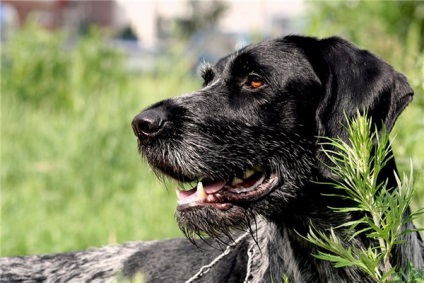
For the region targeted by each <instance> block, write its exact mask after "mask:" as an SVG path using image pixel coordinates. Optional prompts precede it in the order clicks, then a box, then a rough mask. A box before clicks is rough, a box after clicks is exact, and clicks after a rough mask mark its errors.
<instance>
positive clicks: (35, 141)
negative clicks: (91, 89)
mask: <svg viewBox="0 0 424 283" xmlns="http://www.w3.org/2000/svg"><path fill="white" fill-rule="evenodd" d="M184 82H185V84H184V85H183V84H181V83H180V80H179V79H175V78H165V77H162V78H156V79H155V78H151V77H150V78H149V77H147V78H141V79H140V80H138V81H137V82H136V83H135V84H134V85H133V86H132V87H127V88H125V89H122V90H116V91H112V92H105V93H103V94H101V95H100V94H99V95H98V96H90V97H88V98H87V99H86V100H85V101H84V106H83V107H81V108H80V110H75V111H54V110H49V109H44V108H35V107H33V106H32V105H28V104H23V103H19V102H18V101H17V99H15V98H13V97H9V96H7V95H4V96H3V97H2V109H1V110H2V144H1V159H2V166H1V173H2V194H1V208H2V221H1V244H2V245H1V250H2V255H13V254H15V255H16V254H33V253H45V252H57V251H67V250H74V249H82V248H86V247H88V246H98V245H105V244H108V243H112V242H123V241H129V240H141V239H143V240H146V239H154V238H158V237H160V238H165V237H172V236H179V235H181V234H180V232H179V231H178V230H177V227H176V225H175V221H174V219H173V218H174V216H173V214H174V211H175V206H176V197H175V194H174V188H173V187H172V186H173V185H172V184H171V185H168V190H167V189H166V188H165V187H164V185H163V184H161V183H159V181H157V179H156V177H155V176H154V174H153V173H152V172H151V170H150V169H149V168H148V166H147V165H146V164H145V163H144V162H143V161H142V160H141V158H140V156H139V155H138V153H137V146H136V138H135V136H134V135H133V133H132V129H131V126H130V122H131V120H132V118H133V116H135V115H136V114H137V113H138V112H139V110H140V109H141V108H143V107H146V106H148V105H149V104H151V103H153V102H154V101H156V100H159V99H163V98H165V97H167V96H170V95H173V94H176V93H181V92H184V91H188V90H193V89H194V85H195V84H196V83H195V82H193V81H192V80H190V78H185V79H184Z"/></svg>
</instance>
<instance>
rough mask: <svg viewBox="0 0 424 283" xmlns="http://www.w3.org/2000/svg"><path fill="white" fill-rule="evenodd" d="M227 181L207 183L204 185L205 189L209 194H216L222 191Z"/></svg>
mask: <svg viewBox="0 0 424 283" xmlns="http://www.w3.org/2000/svg"><path fill="white" fill-rule="evenodd" d="M225 183H226V182H225V181H212V182H210V183H209V182H207V183H206V182H205V183H204V184H203V188H204V190H205V192H206V193H207V194H214V193H216V192H217V191H219V190H220V189H222V188H223V187H224V185H225Z"/></svg>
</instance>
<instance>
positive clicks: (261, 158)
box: [132, 36, 413, 237]
mask: <svg viewBox="0 0 424 283" xmlns="http://www.w3.org/2000/svg"><path fill="white" fill-rule="evenodd" d="M202 77H203V79H204V83H203V87H202V88H201V89H200V90H198V91H195V92H193V93H189V94H184V95H182V96H179V97H175V98H171V99H167V100H163V101H160V102H158V103H156V104H154V105H152V106H151V107H149V108H148V109H146V110H144V111H142V112H141V113H140V114H138V115H137V116H136V117H135V118H134V120H133V122H132V126H133V129H134V132H135V134H136V136H137V137H138V145H139V150H140V152H141V153H142V155H143V156H144V157H145V158H146V160H147V162H148V163H149V164H150V165H151V167H152V168H153V169H154V170H155V171H156V172H158V173H159V174H164V175H166V176H169V177H171V178H174V179H176V180H177V181H178V182H180V183H189V184H192V189H191V190H185V191H183V190H178V195H179V200H178V207H177V219H178V222H179V225H180V227H181V229H182V230H183V231H184V232H185V233H186V235H187V236H189V237H190V236H192V235H193V234H200V233H202V232H206V233H207V234H209V235H210V236H213V237H214V236H219V235H220V234H222V233H224V234H228V233H230V231H231V230H232V229H235V228H240V229H246V227H249V225H250V222H251V221H254V216H255V215H256V214H262V215H264V216H265V217H269V218H273V217H276V216H279V215H283V214H286V215H287V214H288V208H289V207H290V205H291V203H293V202H294V200H299V199H301V198H302V196H303V195H304V194H305V190H306V188H307V187H308V185H310V184H313V183H314V181H316V180H320V179H321V178H323V177H328V176H329V175H330V174H329V172H327V169H326V166H325V165H324V166H323V163H325V162H327V160H325V157H324V156H323V155H321V153H320V146H319V138H318V137H322V136H325V137H341V138H346V134H345V133H344V128H343V124H344V121H345V116H347V117H348V118H351V117H353V116H354V115H355V114H356V111H357V109H359V110H363V111H366V112H367V113H368V114H369V115H370V116H371V117H372V120H373V121H375V124H376V125H377V127H380V128H381V127H382V124H383V123H384V124H385V126H386V128H387V129H388V130H390V129H391V128H392V127H393V125H394V123H395V120H396V118H397V117H398V115H399V114H400V112H401V111H402V110H403V109H404V108H405V107H406V105H407V104H408V103H409V101H410V100H411V98H412V93H413V91H412V89H411V88H410V86H409V85H408V83H407V81H406V79H405V77H404V76H403V75H401V74H399V73H397V72H396V71H394V70H393V69H392V68H391V67H390V66H389V65H387V64H386V63H384V62H383V61H381V60H380V59H378V58H377V57H375V56H374V55H372V54H370V53H369V52H367V51H363V50H359V49H357V48H355V47H354V46H353V45H351V44H350V43H348V42H346V41H344V40H342V39H340V38H329V39H324V40H317V39H314V38H308V37H299V36H289V37H284V38H281V39H275V40H269V41H264V42H261V43H258V44H254V45H250V46H247V47H245V48H243V49H241V50H239V51H238V52H235V53H233V54H231V55H229V56H227V57H225V58H223V59H221V60H220V61H219V62H218V63H217V64H215V65H214V66H206V67H205V68H204V69H203V71H202Z"/></svg>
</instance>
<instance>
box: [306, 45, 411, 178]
mask: <svg viewBox="0 0 424 283" xmlns="http://www.w3.org/2000/svg"><path fill="white" fill-rule="evenodd" d="M316 46H317V47H318V50H319V51H318V53H319V56H318V57H319V58H317V57H316V56H317V55H316V54H317V50H315V51H314V54H315V55H314V56H312V57H311V56H308V57H310V61H311V64H312V65H313V68H314V70H315V72H316V73H317V75H318V77H319V78H320V80H321V83H322V92H323V94H322V96H321V98H320V101H319V102H318V107H317V111H316V122H317V133H318V136H321V137H330V138H336V137H339V138H342V139H343V140H345V141H346V139H347V133H346V130H345V128H344V125H345V124H346V117H347V118H349V119H352V118H353V117H355V116H356V115H357V111H358V110H359V111H360V112H361V113H367V114H368V116H369V117H370V118H371V120H372V122H373V124H375V125H376V126H377V129H379V130H380V129H381V128H382V124H384V125H385V127H386V130H387V132H390V131H391V129H392V128H393V126H394V124H395V121H396V119H397V117H398V116H399V115H400V113H401V112H402V111H403V110H404V109H405V107H406V106H407V105H408V103H409V102H410V101H411V100H412V95H413V90H412V88H411V87H410V85H409V84H408V82H407V79H406V77H405V76H403V75H402V74H400V73H398V72H396V71H395V70H394V69H393V68H392V67H391V66H389V65H388V64H387V63H385V62H383V61H382V60H381V59H379V58H377V57H376V56H374V55H373V54H371V53H370V52H368V51H365V50H360V49H358V48H356V47H355V46H353V45H352V44H351V43H349V42H347V41H345V40H343V39H340V38H337V37H332V38H328V39H323V40H321V41H318V42H317V45H316ZM321 154H322V153H321ZM321 154H320V155H321ZM319 157H320V159H321V160H322V161H324V162H325V161H326V160H325V159H326V158H325V157H324V156H323V154H322V155H321V156H319ZM324 173H328V172H327V170H326V169H325V170H324ZM325 175H327V174H325Z"/></svg>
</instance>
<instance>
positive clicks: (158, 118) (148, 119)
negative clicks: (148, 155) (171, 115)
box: [131, 109, 167, 142]
mask: <svg viewBox="0 0 424 283" xmlns="http://www.w3.org/2000/svg"><path fill="white" fill-rule="evenodd" d="M166 121H167V117H166V113H165V112H164V111H161V110H158V109H149V110H145V111H143V112H141V113H140V114H138V115H137V116H135V117H134V119H133V121H132V123H131V125H132V128H133V131H134V134H135V135H136V136H137V137H138V138H139V139H140V141H141V142H143V141H148V140H149V139H151V138H153V137H155V136H157V135H158V134H159V133H160V132H161V131H162V130H163V128H164V125H165V123H166Z"/></svg>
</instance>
